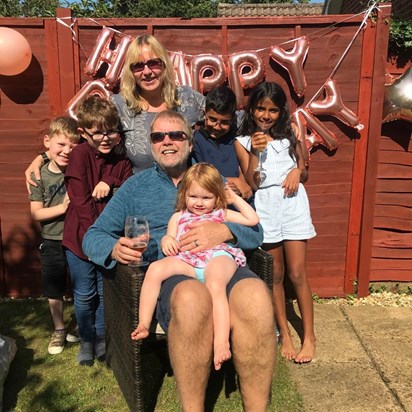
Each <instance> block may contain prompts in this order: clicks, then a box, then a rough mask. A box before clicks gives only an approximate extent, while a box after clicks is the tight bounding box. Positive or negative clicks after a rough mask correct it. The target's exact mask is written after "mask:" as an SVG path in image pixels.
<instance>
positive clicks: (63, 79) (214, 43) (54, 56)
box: [0, 10, 387, 296]
mask: <svg viewBox="0 0 412 412" xmlns="http://www.w3.org/2000/svg"><path fill="white" fill-rule="evenodd" d="M60 13H61V14H62V13H63V15H64V14H65V13H66V15H67V10H60ZM362 17H363V16H357V17H352V18H350V19H348V16H316V17H314V16H313V17H304V18H297V17H293V18H291V17H281V18H257V19H256V18H226V19H196V20H189V21H188V20H178V19H127V20H126V19H111V20H110V22H109V21H105V20H103V19H101V20H97V21H98V23H99V24H102V25H107V26H114V27H115V28H116V29H118V30H120V31H122V32H124V33H126V34H130V35H137V34H140V33H143V32H149V33H153V34H154V35H156V36H157V37H158V38H159V40H160V41H161V42H162V43H163V44H164V45H165V46H166V48H167V49H168V50H171V51H183V52H184V53H185V54H187V55H190V54H200V53H212V54H223V55H227V54H230V53H235V52H240V51H249V50H250V51H255V50H257V49H263V48H269V47H270V46H273V45H277V44H280V43H282V42H284V41H287V40H290V39H291V38H296V37H298V36H300V35H306V36H309V39H310V48H309V53H308V56H307V59H306V62H305V66H304V71H305V76H306V79H307V83H308V86H307V89H306V93H305V96H304V97H303V98H298V97H297V96H296V95H295V94H294V92H293V88H292V86H291V83H290V80H289V76H288V74H287V72H286V71H285V70H284V69H282V68H281V67H280V66H279V65H278V64H276V63H274V62H273V61H270V59H269V51H267V50H266V51H264V52H262V53H260V55H261V57H262V58H263V60H264V62H265V65H266V79H267V80H269V81H276V82H279V83H280V84H282V85H283V86H284V87H285V88H286V90H289V91H290V93H291V99H290V104H291V106H292V111H293V110H294V109H296V108H297V107H301V106H304V105H305V103H307V102H308V101H309V100H310V99H311V98H312V96H313V95H314V94H315V93H316V92H317V91H318V90H319V88H320V87H321V86H322V84H323V83H324V82H325V81H326V80H327V78H328V76H329V75H330V73H331V71H332V70H333V69H334V67H335V65H336V64H337V62H338V61H339V59H340V58H341V56H342V54H343V52H344V51H345V49H346V47H347V46H348V44H349V42H350V41H351V39H352V37H353V35H354V34H355V32H356V31H357V29H358V28H359V25H360V23H361V20H362ZM332 24H336V25H335V26H334V27H332V26H331V25H332ZM0 25H4V26H8V27H11V28H14V29H16V30H18V31H19V32H21V33H22V34H23V35H24V36H25V37H26V38H27V39H28V41H29V43H30V45H31V47H32V51H33V60H32V63H31V65H30V67H29V68H28V69H27V70H26V71H25V72H24V73H22V74H21V75H18V76H13V77H6V76H0V88H1V94H2V96H1V105H0V205H1V206H0V217H1V233H2V242H3V254H2V257H3V258H4V272H3V283H2V285H3V286H2V289H3V290H2V293H3V294H4V295H9V296H27V295H38V294H39V293H40V287H39V262H38V257H37V245H38V243H39V230H38V226H37V224H36V223H34V222H33V221H32V220H31V218H30V214H29V202H28V199H27V194H26V189H25V185H24V177H23V172H24V170H25V168H26V166H27V165H28V164H29V162H30V161H31V160H32V158H33V157H34V155H35V154H37V153H38V152H39V151H40V148H41V139H42V135H43V131H44V129H45V128H46V127H47V125H48V122H49V120H50V119H51V118H52V117H53V116H55V115H58V114H60V113H61V112H62V111H63V110H64V108H65V105H66V104H67V102H68V100H69V99H70V98H71V97H72V96H73V94H74V93H75V92H76V91H78V90H79V88H80V86H81V85H83V84H84V83H85V82H86V81H87V80H89V78H87V77H86V76H85V75H84V74H82V73H81V69H82V67H83V66H84V64H85V63H86V60H87V57H88V55H89V54H90V52H91V50H92V48H93V46H94V44H95V41H96V39H97V36H98V34H99V33H100V30H101V27H100V26H98V25H96V23H94V22H92V21H90V20H88V19H79V20H78V21H77V24H76V25H75V32H76V33H77V35H78V43H79V45H80V48H79V47H78V46H77V45H76V44H73V42H72V41H71V33H70V31H69V30H68V29H67V28H65V27H63V26H62V25H59V24H56V21H55V20H54V19H44V20H43V19H0ZM385 30H387V29H385V26H384V25H383V24H380V21H379V20H378V23H377V24H376V25H371V24H370V22H368V24H367V27H366V28H365V29H364V30H362V31H361V32H360V34H359V36H358V37H357V38H356V40H355V42H354V43H353V45H352V47H351V48H350V50H349V52H348V54H347V56H346V57H345V58H344V59H343V62H342V64H341V66H340V67H339V69H338V70H337V72H336V75H335V76H334V79H335V80H336V82H337V84H338V86H339V89H340V92H341V96H342V100H343V101H344V103H345V105H347V106H348V107H349V108H350V109H351V110H353V111H354V112H355V113H359V117H360V120H361V122H362V123H363V124H364V125H365V129H364V131H362V132H361V133H360V134H359V133H358V132H357V131H356V130H354V129H352V128H351V127H348V126H346V125H344V124H343V123H341V122H340V121H338V120H337V119H335V118H331V117H325V118H322V119H321V120H322V122H323V123H324V124H325V125H326V126H327V127H328V128H329V129H330V130H332V131H333V132H334V133H335V134H336V136H337V137H338V139H339V147H338V149H337V150H336V151H334V152H330V151H328V150H327V149H326V148H325V147H323V146H318V147H317V148H315V149H314V150H313V152H312V160H311V163H310V178H309V182H308V183H307V184H306V188H307V191H308V194H309V199H310V203H311V210H312V217H313V220H314V224H315V226H316V230H317V233H318V236H317V237H316V238H315V239H313V240H311V241H310V242H309V247H308V276H309V281H310V283H311V286H312V288H313V291H314V293H317V294H318V295H320V296H338V295H343V294H345V293H349V292H352V291H353V285H352V283H353V281H354V280H356V278H357V262H358V259H359V243H360V225H361V218H360V215H361V210H362V206H363V204H362V202H363V196H362V193H363V187H364V186H363V185H364V178H365V173H366V171H365V161H366V156H367V151H368V141H369V140H370V139H371V137H373V136H371V135H370V133H375V132H376V131H375V130H373V127H372V128H371V127H370V117H371V115H376V111H377V113H378V116H380V114H379V110H381V109H379V103H380V107H382V99H383V93H382V92H380V91H379V90H378V86H377V85H376V84H375V83H374V80H375V77H376V76H377V74H376V73H380V74H379V75H378V80H379V76H381V77H382V78H383V63H384V60H385V58H386V56H383V57H382V52H381V51H380V49H377V51H376V50H375V49H376V43H377V42H378V43H379V37H378V36H377V33H378V31H379V33H380V35H381V36H383V38H384V37H385V36H386V37H387V31H386V34H385ZM377 39H378V40H377ZM383 50H385V49H383ZM375 51H376V53H375ZM371 99H375V103H376V102H378V105H376V106H371V105H370V102H371ZM379 99H380V101H379ZM374 110H375V113H374V112H373V111H374ZM359 197H360V200H359ZM0 267H1V266H0Z"/></svg>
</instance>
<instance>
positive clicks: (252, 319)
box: [229, 279, 276, 412]
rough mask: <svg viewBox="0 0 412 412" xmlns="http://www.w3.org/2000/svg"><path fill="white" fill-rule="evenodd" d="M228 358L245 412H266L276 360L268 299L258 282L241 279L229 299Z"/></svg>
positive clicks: (267, 294)
mask: <svg viewBox="0 0 412 412" xmlns="http://www.w3.org/2000/svg"><path fill="white" fill-rule="evenodd" d="M229 307H230V318H231V323H232V354H233V361H234V363H235V367H236V371H237V373H238V375H239V381H240V391H241V394H242V399H243V405H244V408H245V411H247V412H248V411H253V412H264V411H266V410H267V406H268V400H269V394H270V389H271V385H272V376H273V370H274V365H275V360H276V336H275V333H274V327H275V322H274V315H273V305H272V298H271V295H270V292H269V290H268V289H267V286H266V285H265V284H264V283H263V281H261V280H258V279H243V280H241V281H240V282H238V283H237V284H236V285H235V286H234V287H233V289H232V291H231V293H230V295H229Z"/></svg>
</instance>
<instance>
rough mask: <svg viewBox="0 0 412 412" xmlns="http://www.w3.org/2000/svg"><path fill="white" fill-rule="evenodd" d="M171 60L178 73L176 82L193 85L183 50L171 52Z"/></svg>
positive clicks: (181, 84)
mask: <svg viewBox="0 0 412 412" xmlns="http://www.w3.org/2000/svg"><path fill="white" fill-rule="evenodd" d="M169 55H170V61H171V62H172V65H173V68H174V70H175V73H176V83H177V84H179V85H180V86H183V85H186V86H192V78H191V77H190V70H189V68H188V67H187V64H186V56H185V54H184V53H183V52H181V51H179V52H169Z"/></svg>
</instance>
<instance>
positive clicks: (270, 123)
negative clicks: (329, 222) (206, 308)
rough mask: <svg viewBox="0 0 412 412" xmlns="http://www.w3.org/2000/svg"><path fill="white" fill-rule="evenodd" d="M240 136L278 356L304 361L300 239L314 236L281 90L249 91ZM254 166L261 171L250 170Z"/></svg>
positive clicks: (305, 288)
mask: <svg viewBox="0 0 412 412" xmlns="http://www.w3.org/2000/svg"><path fill="white" fill-rule="evenodd" d="M240 135H241V136H240V137H238V138H237V141H236V143H235V148H236V153H237V155H238V158H239V163H240V166H241V168H242V172H243V174H244V175H245V177H246V180H247V182H248V183H249V185H250V186H251V187H252V189H253V190H254V191H255V192H256V193H255V206H256V211H257V214H258V216H259V218H260V222H261V225H262V226H263V229H264V240H263V242H264V243H263V246H262V247H263V248H264V249H265V250H267V251H268V252H269V253H270V254H271V255H273V257H274V263H273V298H274V306H275V315H276V322H277V326H278V328H279V332H280V339H281V355H282V356H283V357H285V358H287V359H289V360H294V361H295V362H297V363H306V362H310V361H311V360H312V359H313V356H314V354H315V333H314V327H313V302H312V292H311V290H310V286H309V283H308V280H307V276H306V241H307V240H308V239H310V238H313V237H314V236H316V232H315V229H314V227H313V224H312V219H311V216H310V209H309V201H308V197H307V194H306V191H305V188H304V187H303V185H302V182H306V180H307V178H308V172H307V168H306V165H305V162H304V160H303V156H302V150H301V146H300V144H299V143H298V140H297V138H296V135H297V128H296V127H295V125H294V124H292V123H291V122H290V115H289V109H288V105H287V99H286V95H285V92H284V91H283V89H282V88H281V86H279V85H278V84H276V83H271V82H263V83H261V84H259V85H258V86H257V87H256V88H255V89H254V91H253V92H252V94H251V95H250V97H249V102H248V106H247V108H246V114H245V117H244V120H243V122H242V125H241V129H240ZM259 152H261V160H260V161H259V160H258V158H259ZM258 163H259V165H260V166H262V170H261V171H256V170H255V169H256V168H257V166H258ZM285 264H286V267H287V272H288V274H289V277H290V279H291V281H292V284H293V286H294V288H295V291H296V296H297V301H298V305H299V310H300V313H301V316H302V322H303V330H304V335H303V339H302V347H301V349H300V351H299V352H297V351H296V350H295V348H294V346H293V343H292V338H291V333H290V329H289V326H288V322H287V318H286V306H285V291H284V287H283V278H284V272H285Z"/></svg>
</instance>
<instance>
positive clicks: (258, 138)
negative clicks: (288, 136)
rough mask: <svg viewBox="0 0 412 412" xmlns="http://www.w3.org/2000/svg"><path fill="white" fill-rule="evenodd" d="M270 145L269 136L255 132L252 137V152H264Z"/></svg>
mask: <svg viewBox="0 0 412 412" xmlns="http://www.w3.org/2000/svg"><path fill="white" fill-rule="evenodd" d="M267 144H268V136H267V134H266V133H264V132H255V133H253V135H252V140H251V146H252V150H254V151H257V152H262V151H263V150H265V149H266V146H267Z"/></svg>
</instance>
